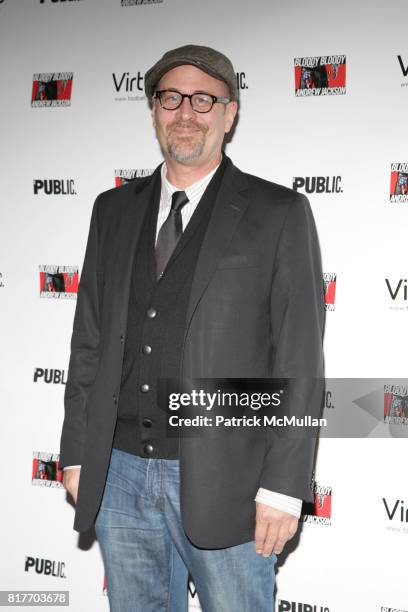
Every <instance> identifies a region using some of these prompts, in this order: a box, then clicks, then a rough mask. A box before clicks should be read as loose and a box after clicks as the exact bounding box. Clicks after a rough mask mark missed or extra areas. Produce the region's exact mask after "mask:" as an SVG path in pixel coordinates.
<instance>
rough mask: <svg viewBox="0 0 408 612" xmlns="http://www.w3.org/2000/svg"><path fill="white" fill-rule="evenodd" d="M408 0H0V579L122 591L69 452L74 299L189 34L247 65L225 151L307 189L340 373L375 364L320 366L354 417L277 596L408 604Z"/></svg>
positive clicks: (330, 355) (357, 606) (367, 609)
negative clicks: (149, 92) (149, 96)
mask: <svg viewBox="0 0 408 612" xmlns="http://www.w3.org/2000/svg"><path fill="white" fill-rule="evenodd" d="M407 18H408V7H407V5H406V3H405V2H403V1H402V0H401V1H397V0H390V1H388V2H385V0H382V1H376V2H372V1H369V0H361V1H360V2H357V3H356V2H355V1H351V0H345V1H343V2H342V3H340V2H336V1H334V0H328V1H326V2H322V1H320V0H309V1H308V2H306V3H301V2H295V1H293V0H287V1H286V2H285V3H283V2H277V0H272V1H271V0H259V1H257V2H246V1H245V0H223V2H220V1H219V0H206V2H201V1H198V0H122V1H121V0H99V1H97V0H1V1H0V49H1V58H2V62H1V68H0V78H1V83H2V87H1V90H0V122H1V149H2V163H1V174H2V176H1V182H0V195H1V210H0V215H1V226H0V250H1V259H0V304H1V312H2V314H1V317H0V329H1V360H2V361H1V397H2V411H1V415H0V436H1V445H0V449H1V455H2V461H1V465H2V469H1V476H0V478H1V500H2V501H1V504H0V517H1V519H0V590H16V591H34V590H36V591H40V590H50V591H65V592H69V605H70V609H71V610H72V611H73V612H80V611H82V610H85V609H89V610H94V611H101V612H103V611H104V610H108V608H109V606H108V598H107V590H106V589H107V585H106V582H105V578H104V569H103V564H102V560H101V555H100V551H99V547H98V543H97V541H96V540H95V538H94V536H92V534H91V535H90V534H81V535H79V534H78V533H76V532H74V531H73V529H72V523H73V518H74V508H73V506H72V505H71V504H70V503H69V502H68V501H67V496H66V493H65V491H64V489H63V488H62V485H61V477H62V476H61V471H60V470H59V463H58V460H59V440H60V432H61V426H62V420H63V394H64V389H65V384H66V380H67V366H68V359H69V343H70V337H71V331H72V322H73V314H74V310H75V304H76V297H77V291H78V283H79V280H80V276H81V266H82V261H83V256H84V250H85V244H86V238H87V233H88V227H89V221H90V214H91V208H92V204H93V202H94V200H95V198H96V196H97V194H98V193H99V192H101V191H103V190H106V189H110V188H112V187H115V186H117V187H119V186H120V185H122V184H123V183H126V182H127V181H129V180H130V179H132V178H134V177H137V176H145V175H148V174H150V173H151V172H152V171H153V169H154V168H155V167H156V166H157V165H158V164H159V163H160V162H161V159H162V158H161V154H160V150H159V147H158V144H157V142H156V139H155V135H154V130H153V127H152V122H151V117H150V113H149V108H148V104H147V100H146V98H145V95H144V74H145V72H146V71H147V69H148V68H150V67H151V66H152V65H153V63H154V62H155V61H156V60H157V59H158V58H159V57H161V55H162V54H163V53H164V52H165V51H167V50H168V49H171V48H174V47H177V46H180V45H183V44H187V43H195V44H203V45H208V46H212V47H215V48H217V49H219V50H220V51H222V52H224V53H225V54H227V55H228V56H229V57H230V58H231V59H232V62H233V64H234V67H235V70H236V73H237V82H238V86H239V91H240V111H239V117H238V121H237V124H236V127H235V129H234V133H233V135H232V138H231V139H230V142H229V143H228V145H227V148H226V152H227V154H228V155H229V156H230V157H231V158H232V160H233V161H234V163H235V164H236V165H237V166H238V167H239V168H241V169H242V170H244V171H247V172H250V173H253V174H256V175H258V176H261V177H263V178H265V179H267V180H271V181H275V182H277V183H281V184H283V185H286V186H288V187H291V188H293V189H294V190H296V191H298V192H300V193H304V194H306V195H307V197H308V198H309V200H310V203H311V205H312V209H313V212H314V216H315V219H316V223H317V227H318V232H319V237H320V243H321V250H322V257H323V267H324V278H323V281H324V286H325V300H326V310H327V313H326V329H325V356H326V373H327V376H328V377H330V378H331V379H333V381H337V382H338V381H339V379H340V378H344V379H346V378H347V379H348V380H350V379H357V378H358V379H360V381H362V382H361V385H360V386H359V391H358V392H357V391H356V392H355V393H354V394H353V392H350V393H349V394H348V395H347V393H346V394H345V395H347V397H348V400H347V402H348V405H347V407H346V406H345V405H344V403H345V400H344V398H342V397H340V396H339V395H338V394H336V390H335V387H336V385H335V384H334V382H333V385H332V384H331V383H330V381H329V383H328V387H327V390H326V406H325V410H326V412H327V413H331V414H335V415H336V419H337V421H338V422H339V423H343V424H344V425H345V428H344V432H346V433H345V434H344V435H343V436H341V437H340V435H339V437H335V438H328V437H325V438H323V439H322V440H321V441H320V444H319V453H318V459H317V464H316V485H315V504H314V506H313V505H310V506H305V507H304V511H303V515H302V519H301V528H300V530H299V534H298V535H297V537H296V538H295V539H294V540H293V541H291V542H290V543H289V544H288V545H287V547H286V549H285V552H284V553H283V554H282V555H280V559H279V563H278V571H277V593H276V611H277V612H285V611H288V612H385V611H391V610H395V611H400V612H407V611H408V587H407V586H406V568H405V567H406V550H407V545H408V483H407V479H406V473H405V465H406V463H407V459H408V452H407V450H408V448H407V446H408V445H407V440H406V431H407V423H408V399H407V398H408V391H407V385H406V384H405V383H406V382H407V380H406V379H404V377H405V376H406V374H407V372H406V364H407V357H406V347H407V346H408V280H407V278H408V258H407V247H406V245H407V233H408V148H407V142H406V141H407V138H406V132H405V129H406V128H405V126H406V113H407V105H408V42H407V35H406V25H405V24H406V21H407ZM404 134H405V136H404ZM344 384H346V383H344ZM346 408H347V409H346ZM354 410H355V411H356V412H355V413H356V414H357V412H358V411H360V412H364V414H365V415H366V416H367V415H368V418H369V420H370V427H368V428H365V430H364V431H363V430H361V429H359V428H358V427H356V428H355V422H356V421H355V420H353V419H354V417H353V415H354V412H353V411H354ZM340 429H341V428H340ZM16 597H17V596H16ZM62 597H63V596H62ZM2 602H3V600H2V601H1V602H0V603H2ZM15 603H19V601H18V600H17V599H15V600H14V604H15ZM49 603H50V602H49ZM60 603H64V600H63V599H62V600H60ZM65 603H67V600H65ZM12 604H13V601H12V600H10V601H9V603H8V604H7V605H8V606H10V609H11V608H12V607H13V606H12ZM50 607H51V608H52V609H53V608H54V606H50ZM190 609H191V610H199V609H200V607H199V601H198V597H197V595H196V593H195V590H194V584H193V583H190ZM237 612H238V611H237Z"/></svg>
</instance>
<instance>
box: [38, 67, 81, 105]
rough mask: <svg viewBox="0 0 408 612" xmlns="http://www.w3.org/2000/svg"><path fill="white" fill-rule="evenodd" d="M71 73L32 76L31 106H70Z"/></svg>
mask: <svg viewBox="0 0 408 612" xmlns="http://www.w3.org/2000/svg"><path fill="white" fill-rule="evenodd" d="M72 78H73V72H39V73H36V74H34V76H33V91H32V94H31V106H32V107H33V108H38V107H44V106H71V91H72Z"/></svg>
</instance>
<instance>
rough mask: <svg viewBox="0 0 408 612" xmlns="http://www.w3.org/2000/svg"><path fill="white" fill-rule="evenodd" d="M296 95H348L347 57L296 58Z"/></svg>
mask: <svg viewBox="0 0 408 612" xmlns="http://www.w3.org/2000/svg"><path fill="white" fill-rule="evenodd" d="M294 63H295V95H296V96H298V97H302V96H333V95H344V94H345V93H346V56H345V55H329V56H317V57H316V56H315V57H295V60H294Z"/></svg>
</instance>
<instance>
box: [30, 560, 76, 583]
mask: <svg viewBox="0 0 408 612" xmlns="http://www.w3.org/2000/svg"><path fill="white" fill-rule="evenodd" d="M24 571H25V572H29V571H35V573H36V574H44V576H54V578H66V575H65V561H51V559H40V558H39V557H26V558H25V565H24Z"/></svg>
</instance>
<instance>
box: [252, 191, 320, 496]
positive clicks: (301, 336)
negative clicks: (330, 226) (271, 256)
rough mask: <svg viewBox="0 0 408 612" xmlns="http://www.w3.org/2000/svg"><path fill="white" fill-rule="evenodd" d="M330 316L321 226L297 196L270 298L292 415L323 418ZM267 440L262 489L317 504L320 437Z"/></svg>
mask: <svg viewBox="0 0 408 612" xmlns="http://www.w3.org/2000/svg"><path fill="white" fill-rule="evenodd" d="M324 315H325V309H324V291H323V274H322V267H321V257H320V248H319V243H318V237H317V231H316V226H315V222H314V218H313V214H312V211H311V207H310V204H309V201H308V199H307V198H306V197H305V196H303V195H301V194H296V196H295V198H294V199H293V201H292V202H291V204H290V205H289V210H288V213H287V215H286V219H285V222H284V225H283V228H282V231H281V235H280V238H279V244H278V249H277V254H276V259H275V264H274V270H273V276H272V285H271V294H270V326H271V327H270V329H271V334H272V345H273V366H272V378H288V379H290V386H289V395H288V400H287V404H286V407H285V414H288V415H289V416H292V415H296V416H302V415H304V414H308V415H311V416H312V417H319V416H320V415H321V409H322V400H323V391H324V383H323V371H324V366H323V348H322V343H323V330H324ZM285 429H286V431H285ZM292 433H293V432H292ZM266 436H267V443H266V452H265V458H264V465H263V470H262V474H261V480H260V484H259V486H260V487H262V488H265V489H270V490H273V491H277V492H279V493H282V494H285V495H290V496H292V497H297V498H299V499H304V500H307V501H313V493H312V488H311V483H312V478H313V464H314V455H315V450H316V442H317V440H316V435H311V433H310V432H308V431H307V430H303V431H302V430H301V431H300V432H296V434H294V435H291V433H288V431H287V428H273V427H267V429H266Z"/></svg>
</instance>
